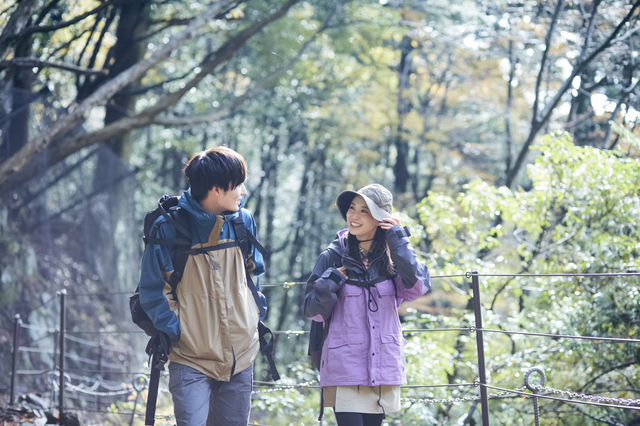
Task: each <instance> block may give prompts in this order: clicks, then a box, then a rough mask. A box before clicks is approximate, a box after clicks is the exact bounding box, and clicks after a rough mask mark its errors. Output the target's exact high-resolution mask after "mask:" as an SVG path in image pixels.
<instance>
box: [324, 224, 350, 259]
mask: <svg viewBox="0 0 640 426" xmlns="http://www.w3.org/2000/svg"><path fill="white" fill-rule="evenodd" d="M348 235H349V230H348V229H343V230H342V231H338V234H337V235H336V238H335V239H334V240H333V241H331V244H329V247H327V249H329V250H333V251H335V252H336V253H338V254H339V255H341V256H342V255H343V254H344V253H349V250H348V248H347V246H348V244H349V242H348V241H347V236H348Z"/></svg>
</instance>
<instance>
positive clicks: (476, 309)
mask: <svg viewBox="0 0 640 426" xmlns="http://www.w3.org/2000/svg"><path fill="white" fill-rule="evenodd" d="M471 288H472V289H473V313H474V314H475V317H476V344H477V345H478V378H479V380H480V405H481V406H482V426H489V398H488V396H487V388H486V386H484V385H486V384H487V374H486V370H485V364H484V338H483V336H482V305H481V304H480V281H479V279H478V268H473V270H472V272H471Z"/></svg>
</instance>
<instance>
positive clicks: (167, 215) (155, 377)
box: [129, 195, 280, 425]
mask: <svg viewBox="0 0 640 426" xmlns="http://www.w3.org/2000/svg"><path fill="white" fill-rule="evenodd" d="M160 217H162V219H160V220H158V219H159V218H160ZM156 221H157V222H156ZM165 222H169V223H170V224H171V225H172V226H173V227H174V228H175V230H176V231H177V234H178V235H176V237H175V238H171V239H170V238H158V229H159V227H160V225H161V224H163V223H165ZM232 225H233V228H234V231H235V234H236V239H235V241H231V242H228V243H224V244H220V245H218V246H213V247H201V248H198V249H192V248H191V231H190V230H191V220H190V218H189V212H187V211H186V210H184V209H182V208H181V207H179V206H178V197H171V196H169V195H164V196H162V198H160V200H158V207H157V208H156V209H155V210H151V211H150V212H148V213H147V214H146V216H145V218H144V229H143V231H144V236H143V240H144V242H145V245H146V244H162V245H167V246H170V247H173V256H172V261H173V268H174V270H173V272H172V273H171V277H170V279H169V285H170V286H171V292H172V293H173V294H174V296H175V292H176V289H177V287H178V284H179V283H180V280H181V279H182V274H183V272H184V268H185V266H186V264H187V259H188V257H189V255H195V254H200V253H205V252H208V251H213V250H220V249H223V248H228V247H233V246H239V247H240V250H241V251H242V257H243V259H244V266H245V273H246V277H247V285H248V286H249V289H250V290H251V293H252V295H253V298H254V300H255V301H256V304H257V305H258V309H259V310H260V316H261V317H264V315H265V308H264V306H263V305H262V299H261V298H260V295H259V294H258V289H257V288H256V286H255V284H254V282H253V280H252V279H251V276H250V273H249V271H248V270H247V265H248V260H249V251H250V249H251V245H253V246H254V247H255V248H256V250H258V251H259V252H260V253H262V255H263V256H264V255H266V254H267V251H266V249H265V248H264V247H263V246H262V244H260V242H259V241H258V240H257V239H256V237H255V236H254V235H253V234H252V233H251V232H249V230H248V229H247V227H246V226H245V224H244V213H243V212H242V210H240V213H239V214H238V215H237V216H236V217H235V218H234V219H233V221H232ZM129 308H130V310H131V319H132V320H133V322H134V323H135V324H136V325H137V326H138V327H140V328H141V329H142V330H143V331H144V332H145V333H146V334H147V335H148V336H149V337H151V339H150V340H149V344H148V345H147V349H146V352H147V354H148V355H149V356H150V357H153V361H152V363H151V365H152V367H151V380H150V382H149V397H148V401H147V414H146V419H145V425H153V424H154V421H155V405H156V398H157V392H158V381H159V378H160V371H163V370H164V364H165V363H166V362H167V360H168V358H167V357H168V355H169V354H168V352H169V350H168V349H167V347H168V345H167V344H163V343H164V342H162V338H163V336H161V335H160V332H159V331H158V330H157V329H156V328H155V326H154V325H153V322H152V321H151V319H150V318H149V316H148V315H147V313H146V312H145V311H144V309H142V306H141V305H140V288H139V287H136V291H135V292H134V294H133V295H132V296H131V297H130V299H129ZM258 335H259V341H260V353H262V355H263V356H265V357H266V358H267V361H268V363H269V370H270V375H271V378H272V379H273V380H274V381H277V380H280V375H279V374H278V371H277V369H276V365H275V361H274V359H273V343H274V339H273V333H272V332H271V330H269V328H268V327H267V326H266V325H265V324H264V323H263V322H262V321H260V322H259V323H258ZM266 335H270V336H271V338H270V339H269V342H267V340H266V338H265V336H266Z"/></svg>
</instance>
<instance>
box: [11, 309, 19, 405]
mask: <svg viewBox="0 0 640 426" xmlns="http://www.w3.org/2000/svg"><path fill="white" fill-rule="evenodd" d="M20 324H22V321H20V314H16V316H15V317H13V356H12V357H11V393H10V394H9V405H13V404H14V397H15V392H16V370H17V368H18V367H17V366H18V344H19V342H20Z"/></svg>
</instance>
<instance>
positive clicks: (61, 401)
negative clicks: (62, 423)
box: [58, 289, 67, 419]
mask: <svg viewBox="0 0 640 426" xmlns="http://www.w3.org/2000/svg"><path fill="white" fill-rule="evenodd" d="M58 294H59V295H60V343H59V345H58V346H59V347H60V360H59V361H58V363H59V364H60V388H59V389H58V413H59V416H60V417H59V418H60V419H62V417H63V416H62V413H63V409H64V338H65V333H66V330H67V318H66V315H65V314H66V306H65V305H66V304H65V302H66V296H67V290H66V289H64V290H61V291H59V292H58Z"/></svg>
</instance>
